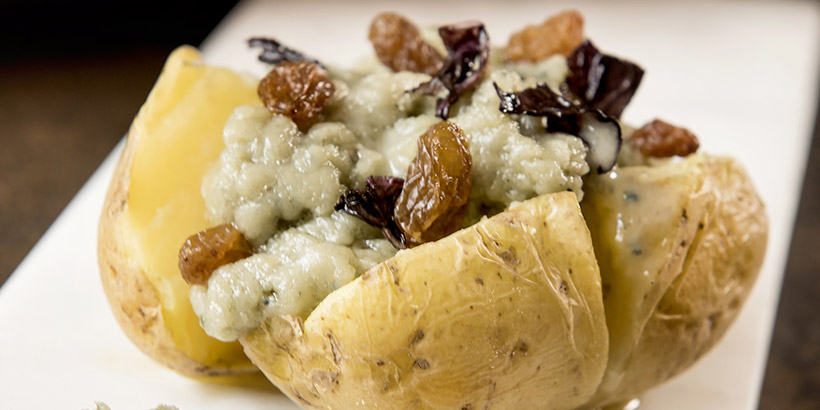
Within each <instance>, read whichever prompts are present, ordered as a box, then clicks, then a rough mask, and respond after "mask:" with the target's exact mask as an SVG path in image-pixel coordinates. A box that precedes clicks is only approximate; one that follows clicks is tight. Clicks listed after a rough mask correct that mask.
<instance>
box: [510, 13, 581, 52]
mask: <svg viewBox="0 0 820 410" xmlns="http://www.w3.org/2000/svg"><path fill="white" fill-rule="evenodd" d="M582 41H584V17H583V16H581V13H579V12H577V11H575V10H567V11H563V12H561V13H558V14H556V15H554V16H552V17H550V18H548V19H547V20H546V21H544V22H543V23H541V24H540V25H538V26H527V27H525V28H524V29H523V30H521V31H519V32H517V33H515V34H513V35H512V36H511V37H510V41H509V42H508V43H507V48H506V49H505V50H504V52H505V53H506V55H507V59H508V60H510V61H539V60H543V59H545V58H547V57H549V56H551V55H553V54H562V55H565V56H568V55H570V54H571V53H572V51H573V50H575V48H576V47H578V45H579V44H581V42H582Z"/></svg>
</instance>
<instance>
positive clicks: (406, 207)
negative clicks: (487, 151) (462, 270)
mask: <svg viewBox="0 0 820 410" xmlns="http://www.w3.org/2000/svg"><path fill="white" fill-rule="evenodd" d="M418 151H419V152H418V155H416V157H415V158H414V159H413V161H412V162H411V163H410V166H409V167H408V168H407V176H406V178H405V180H404V187H403V188H402V191H401V195H399V199H398V200H397V201H396V208H395V213H394V219H395V221H396V223H397V224H398V225H399V226H400V227H401V229H402V231H403V232H404V235H405V238H406V240H407V244H408V245H410V246H415V245H419V244H422V243H425V242H431V241H435V240H438V239H441V238H443V237H445V236H447V235H449V234H451V233H453V232H455V231H457V230H458V229H460V228H461V224H462V222H463V220H464V214H465V213H466V211H467V200H468V199H469V198H470V187H471V186H472V174H473V160H472V156H471V155H470V141H469V140H468V139H467V136H466V135H464V132H463V131H462V130H461V129H460V128H458V126H456V125H455V124H453V123H450V122H447V121H442V122H440V123H438V124H435V125H433V126H432V127H430V129H428V130H427V132H425V133H424V134H423V135H422V136H421V137H419V142H418Z"/></svg>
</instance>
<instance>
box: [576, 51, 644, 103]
mask: <svg viewBox="0 0 820 410" xmlns="http://www.w3.org/2000/svg"><path fill="white" fill-rule="evenodd" d="M567 63H568V65H569V71H570V76H569V78H568V79H567V85H569V89H570V91H572V92H573V93H574V94H575V95H577V96H578V97H579V98H580V99H581V100H582V101H583V102H584V103H585V104H586V105H587V106H588V107H589V108H591V109H599V110H601V111H603V112H604V113H606V115H608V116H610V117H614V118H620V117H621V113H623V111H624V108H626V105H627V104H629V100H631V99H632V96H633V95H634V94H635V90H637V89H638V85H640V83H641V79H642V78H643V72H644V71H643V69H642V68H641V67H639V66H637V65H636V64H634V63H632V62H629V61H626V60H621V59H619V58H616V57H613V56H611V55H607V54H603V53H601V52H600V51H598V49H597V48H595V46H594V45H592V43H591V42H590V41H589V40H585V41H584V42H583V43H581V45H579V46H578V47H577V48H576V49H575V51H573V52H572V54H571V55H570V56H569V57H568V58H567Z"/></svg>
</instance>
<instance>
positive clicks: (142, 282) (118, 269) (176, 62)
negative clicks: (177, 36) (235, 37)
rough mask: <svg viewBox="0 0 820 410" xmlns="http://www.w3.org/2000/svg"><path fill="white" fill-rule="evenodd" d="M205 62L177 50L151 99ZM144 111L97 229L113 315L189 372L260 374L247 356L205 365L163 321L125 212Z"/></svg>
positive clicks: (165, 360)
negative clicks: (182, 71)
mask: <svg viewBox="0 0 820 410" xmlns="http://www.w3.org/2000/svg"><path fill="white" fill-rule="evenodd" d="M200 61H201V59H200V56H199V53H198V52H197V51H196V50H195V49H193V48H192V47H180V48H179V49H177V50H176V51H175V52H174V53H173V54H172V55H171V56H170V57H169V59H168V63H167V64H166V66H165V68H164V69H163V76H171V77H161V78H160V80H158V82H157V86H155V88H154V90H153V91H152V93H151V95H150V96H149V102H150V101H152V98H154V99H160V100H162V101H163V102H164V101H166V100H168V99H169V98H170V97H169V95H170V96H174V95H173V94H168V89H167V88H163V86H162V85H161V84H172V83H173V82H169V79H174V77H173V76H175V75H177V74H178V70H179V68H178V67H179V66H180V65H185V64H196V63H199V62H200ZM163 78H165V80H164V79H163ZM158 90H159V91H158ZM176 98H180V97H179V96H176ZM154 101H157V100H154ZM146 105H148V103H146ZM144 115H148V114H145V113H144V112H143V111H141V112H140V114H139V115H138V116H137V119H135V122H134V125H132V127H131V130H130V131H129V134H128V136H127V139H126V144H125V148H124V150H123V152H122V154H121V156H120V158H119V161H118V162H117V166H116V169H115V171H114V176H113V178H112V180H111V184H110V186H109V189H108V193H107V195H106V199H105V203H104V205H103V212H102V215H101V217H100V222H99V227H98V238H97V244H98V248H97V255H98V263H99V267H100V278H101V281H102V285H103V290H104V292H105V294H106V297H107V298H108V302H109V304H110V305H111V310H112V312H113V313H114V317H115V318H116V320H117V322H118V323H119V325H120V327H121V328H122V329H123V331H124V332H125V334H126V335H127V336H128V338H129V339H131V341H132V342H133V343H134V344H135V345H137V347H138V348H139V349H140V350H142V351H143V352H145V353H146V354H147V355H149V356H150V357H152V358H153V359H155V360H157V361H158V362H160V363H162V364H164V365H166V366H168V367H169V368H171V369H173V370H175V371H177V372H178V373H181V374H183V375H185V376H188V377H193V378H207V379H214V380H215V381H225V382H233V380H230V378H225V377H223V376H232V375H243V374H248V373H257V372H258V370H257V369H256V367H255V366H253V365H252V364H250V363H249V362H248V361H247V360H245V361H244V362H242V363H237V364H233V363H231V364H224V365H223V363H211V364H205V363H202V362H200V361H197V360H195V359H193V358H192V357H190V356H189V355H188V354H186V353H185V352H184V351H182V350H180V349H179V348H178V347H177V344H176V342H175V341H174V338H173V335H174V331H175V330H176V331H180V330H179V329H172V328H171V327H170V326H169V325H168V324H167V323H166V321H165V320H164V318H163V313H162V304H161V295H160V294H159V292H158V291H157V289H156V287H155V286H154V285H153V284H152V282H151V281H150V279H149V277H148V275H147V274H146V271H145V266H142V265H141V263H140V260H139V258H137V257H136V255H135V251H134V245H133V244H132V241H134V240H135V238H134V234H133V233H132V231H131V230H130V229H129V228H128V227H127V222H126V219H127V216H126V214H127V210H128V195H129V184H130V182H131V175H130V172H131V164H132V162H133V159H134V154H135V152H136V147H137V146H138V145H139V144H140V143H141V138H142V136H143V134H142V132H141V131H143V128H141V127H139V126H137V124H138V123H139V121H141V117H142V116H144ZM149 116H150V115H149ZM216 379H219V380H216Z"/></svg>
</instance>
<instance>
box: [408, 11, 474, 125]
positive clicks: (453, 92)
mask: <svg viewBox="0 0 820 410" xmlns="http://www.w3.org/2000/svg"><path fill="white" fill-rule="evenodd" d="M438 34H439V36H441V39H442V40H443V41H444V46H445V47H447V58H445V60H444V64H443V65H442V67H441V69H439V71H438V73H436V75H435V77H433V78H432V79H431V80H430V81H428V82H426V83H424V84H421V85H420V86H418V87H416V88H415V89H413V90H411V92H415V93H422V94H427V95H437V94H439V93H440V92H441V91H442V90H446V95H445V96H444V97H442V98H439V99H438V101H436V115H437V116H438V117H440V118H441V119H444V120H446V119H447V118H448V117H449V116H450V106H451V105H453V104H454V103H455V102H456V101H458V99H459V97H461V96H462V95H463V94H464V93H466V92H467V91H470V90H471V89H472V88H473V87H475V86H476V84H478V82H479V81H481V77H482V76H483V74H484V71H486V68H487V64H488V59H489V56H490V39H489V36H488V35H487V31H486V30H485V29H484V24H482V23H480V22H477V21H467V22H463V23H458V24H451V25H447V26H442V27H440V28H439V29H438Z"/></svg>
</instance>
